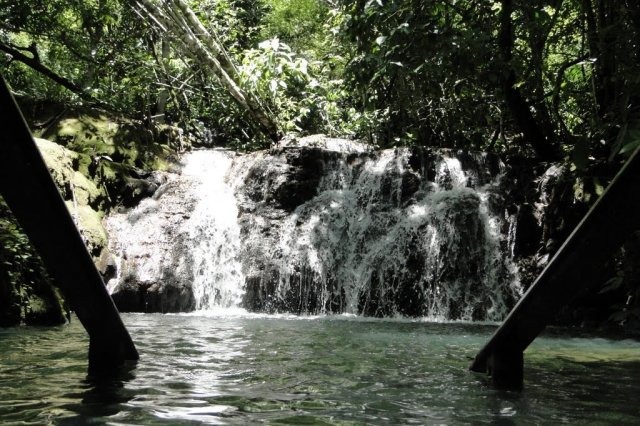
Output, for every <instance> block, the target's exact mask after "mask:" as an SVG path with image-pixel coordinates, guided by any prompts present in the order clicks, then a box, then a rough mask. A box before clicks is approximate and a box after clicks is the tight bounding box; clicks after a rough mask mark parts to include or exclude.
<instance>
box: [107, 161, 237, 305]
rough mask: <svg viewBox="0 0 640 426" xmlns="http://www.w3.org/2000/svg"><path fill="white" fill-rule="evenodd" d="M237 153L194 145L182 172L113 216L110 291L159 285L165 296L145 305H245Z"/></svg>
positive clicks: (110, 223) (109, 223) (147, 289)
mask: <svg viewBox="0 0 640 426" xmlns="http://www.w3.org/2000/svg"><path fill="white" fill-rule="evenodd" d="M232 159H233V155H232V154H230V153H228V152H226V151H222V150H209V151H194V152H190V153H188V154H186V155H185V157H184V159H183V164H184V167H183V169H182V173H181V174H179V175H171V176H169V179H168V182H167V183H166V184H164V185H163V186H162V187H160V189H159V190H158V192H157V193H156V194H155V196H154V197H153V198H152V199H147V200H143V201H142V202H141V203H140V205H139V206H138V207H136V208H135V209H133V210H132V211H130V212H127V213H124V214H116V215H112V216H110V217H109V218H108V220H107V230H108V232H109V234H110V235H115V236H116V238H111V249H112V251H113V252H114V253H116V254H117V260H118V272H119V273H118V276H117V277H116V279H114V280H112V281H111V282H110V283H109V286H110V287H111V290H114V289H116V288H117V287H118V286H120V287H123V286H124V287H126V286H127V284H129V283H130V282H132V281H133V282H134V283H135V285H136V286H138V287H139V288H142V289H145V292H146V293H150V294H154V293H158V291H157V290H160V292H159V295H160V296H163V295H164V297H160V298H146V299H147V300H145V305H146V307H149V306H148V303H149V301H150V300H149V299H151V304H152V306H151V307H150V308H151V309H153V308H155V307H156V306H157V307H159V308H160V310H162V311H166V310H169V311H172V310H181V308H182V307H183V306H186V307H190V308H193V309H197V310H207V309H212V308H216V307H236V306H238V305H239V304H240V302H241V299H242V294H243V285H244V277H243V274H242V268H241V263H240V261H239V258H238V253H239V247H240V239H239V235H240V229H239V227H238V222H237V216H238V209H237V207H236V201H235V198H234V195H233V193H232V192H231V189H230V187H229V186H228V185H227V184H226V183H225V175H226V173H227V171H228V169H229V167H230V165H231V163H232ZM162 287H165V288H168V289H169V294H164V293H163V292H162ZM154 290H155V291H154ZM171 293H173V294H171ZM176 293H177V300H173V301H172V299H173V298H176ZM176 303H177V304H179V305H181V306H175V305H176ZM176 308H177V309H176Z"/></svg>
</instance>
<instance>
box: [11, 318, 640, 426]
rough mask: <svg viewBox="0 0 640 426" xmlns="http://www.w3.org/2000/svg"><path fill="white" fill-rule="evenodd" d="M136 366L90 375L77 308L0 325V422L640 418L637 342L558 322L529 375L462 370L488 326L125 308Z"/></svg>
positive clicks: (538, 345) (534, 352)
mask: <svg viewBox="0 0 640 426" xmlns="http://www.w3.org/2000/svg"><path fill="white" fill-rule="evenodd" d="M123 318H124V321H125V323H126V324H127V326H128V327H129V330H130V332H131V334H132V335H133V337H134V340H135V342H136V344H137V346H138V349H139V351H140V353H141V359H140V362H139V364H138V366H137V368H135V369H133V370H131V371H128V372H122V374H120V376H119V377H117V378H113V379H110V380H88V379H87V377H86V351H87V344H88V339H87V337H86V334H85V333H84V330H83V329H82V327H81V326H80V324H79V323H78V321H74V322H73V323H72V324H71V325H69V326H63V327H56V328H28V327H20V328H9V329H0V423H2V424H11V423H20V424H47V423H54V424H78V423H80V424H83V423H94V424H201V423H207V424H256V423H271V424H363V423H364V424H465V423H473V424H477V423H495V422H498V423H505V424H510V423H512V422H513V423H514V424H515V423H517V424H522V423H525V424H527V423H547V424H549V423H596V424H597V423H599V424H603V423H605V424H606V423H615V424H634V423H635V424H638V423H640V409H638V405H637V396H638V395H640V343H638V342H635V341H630V340H621V341H620V340H619V341H613V340H607V339H603V338H596V337H567V335H566V334H563V333H554V335H553V336H549V337H544V338H539V339H538V340H536V342H535V343H534V345H533V346H532V347H531V348H530V349H529V350H528V351H527V353H526V354H525V387H524V390H523V391H521V392H506V391H497V390H494V389H492V388H491V387H489V386H487V382H486V379H485V378H484V377H483V376H482V375H477V374H473V373H469V372H468V371H467V367H468V365H469V363H470V359H471V357H473V356H474V355H475V352H476V351H477V350H478V349H479V347H480V346H481V345H482V344H483V343H484V342H485V341H486V339H487V338H488V337H489V335H490V334H491V333H492V331H493V330H494V327H492V326H486V325H474V324H437V323H428V322H420V321H406V320H405V321H403V320H367V319H363V318H353V317H344V316H341V317H293V316H290V317H289V316H285V317H282V316H280V317H279V316H260V315H249V314H234V315H230V314H229V312H225V313H220V314H209V315H160V314H128V315H123Z"/></svg>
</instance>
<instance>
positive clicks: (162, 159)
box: [41, 111, 177, 174]
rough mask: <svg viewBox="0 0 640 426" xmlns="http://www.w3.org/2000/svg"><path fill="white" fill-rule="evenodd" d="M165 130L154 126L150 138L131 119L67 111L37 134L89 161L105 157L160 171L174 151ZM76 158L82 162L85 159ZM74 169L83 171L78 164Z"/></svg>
mask: <svg viewBox="0 0 640 426" xmlns="http://www.w3.org/2000/svg"><path fill="white" fill-rule="evenodd" d="M165 130H166V129H160V128H158V129H156V131H155V133H157V134H158V136H156V137H154V132H153V131H151V130H149V129H148V128H146V127H145V126H144V125H142V124H141V123H138V122H135V121H132V120H127V119H124V118H119V117H115V116H113V115H110V114H107V113H104V112H99V111H82V112H73V111H70V112H68V113H67V114H65V115H64V116H63V117H61V118H60V119H59V120H58V121H56V122H55V123H54V124H53V125H51V126H49V127H48V128H47V130H45V131H44V132H43V134H42V135H41V136H42V137H43V138H45V139H49V140H51V141H53V142H56V143H58V144H60V145H62V146H64V147H66V148H68V149H70V150H72V151H76V152H78V153H79V154H83V155H86V156H88V158H89V159H90V161H91V160H93V159H98V158H101V157H108V158H109V159H110V160H112V161H114V162H117V163H121V164H124V165H127V166H130V167H138V168H141V169H145V170H163V169H164V168H166V165H165V163H166V162H167V159H168V158H169V157H170V156H171V155H172V153H175V151H176V149H175V147H174V145H175V144H174V143H173V142H174V141H173V138H171V137H162V136H163V135H165V133H166V131H165ZM169 134H171V133H169ZM176 134H177V132H176ZM163 146H164V147H163ZM79 160H80V161H81V162H82V163H86V159H82V158H79ZM78 169H79V170H80V171H81V172H83V173H85V174H86V172H85V170H83V167H82V165H80V167H78Z"/></svg>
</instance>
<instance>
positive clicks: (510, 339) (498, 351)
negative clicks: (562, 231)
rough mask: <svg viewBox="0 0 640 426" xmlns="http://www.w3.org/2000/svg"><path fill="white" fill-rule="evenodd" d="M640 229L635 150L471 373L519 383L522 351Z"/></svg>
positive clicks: (639, 158)
mask: <svg viewBox="0 0 640 426" xmlns="http://www.w3.org/2000/svg"><path fill="white" fill-rule="evenodd" d="M638 227H640V149H638V150H636V152H635V153H634V154H633V155H632V156H631V158H630V159H629V160H628V161H627V163H626V164H625V165H624V166H623V167H622V169H621V170H620V171H619V172H618V174H617V175H616V177H615V178H614V179H613V181H612V182H611V184H610V185H609V186H608V187H607V189H606V191H605V192H604V194H602V196H601V197H600V198H599V199H598V200H597V201H596V203H595V204H594V205H593V207H591V209H590V210H589V212H588V213H587V214H586V216H585V217H584V219H582V221H581V222H580V224H579V225H578V226H577V227H576V229H575V230H574V231H573V233H572V234H571V235H570V236H569V238H567V240H566V241H565V243H564V244H563V245H562V247H560V249H559V250H558V252H557V253H556V255H555V256H554V257H553V259H551V261H550V262H549V264H548V265H547V267H546V268H545V269H544V271H542V273H541V274H540V276H539V277H538V278H537V279H536V281H535V282H534V283H533V285H532V286H531V287H530V288H529V290H528V291H527V292H526V294H525V295H524V296H523V298H522V299H521V300H520V301H519V302H518V304H517V305H516V306H515V308H513V310H512V311H511V313H510V314H509V316H508V317H507V319H506V320H505V321H504V323H503V324H502V326H500V328H498V330H496V332H495V333H494V334H493V336H492V337H491V339H490V340H489V341H488V342H487V344H486V345H485V346H484V347H483V348H482V349H481V350H480V352H479V353H478V354H477V355H476V357H475V360H474V361H473V363H472V364H471V366H470V369H471V370H472V371H477V372H486V373H489V374H491V376H492V380H493V382H494V383H495V384H496V385H498V386H506V387H519V386H521V385H522V380H523V377H522V370H523V356H522V353H523V352H524V350H525V349H526V348H527V346H529V344H530V343H531V342H532V341H533V340H534V339H535V338H536V336H538V334H540V332H541V331H542V330H543V329H544V328H545V327H546V325H547V324H548V323H549V322H550V321H551V320H552V319H553V318H554V316H555V315H556V314H557V312H558V311H559V310H560V308H561V307H562V306H564V305H565V304H566V303H568V302H569V301H570V300H571V299H572V298H573V296H574V295H575V294H576V293H577V292H578V291H580V290H582V289H584V288H587V287H589V286H592V285H594V284H596V283H595V282H594V281H595V279H597V277H598V272H599V271H601V270H602V269H603V268H604V265H605V264H606V262H607V261H609V260H610V259H611V256H612V254H613V252H614V251H615V250H616V249H618V248H619V247H620V246H621V245H622V244H623V243H624V241H625V239H626V238H627V237H628V236H629V235H630V234H631V232H633V231H635V230H636V229H638Z"/></svg>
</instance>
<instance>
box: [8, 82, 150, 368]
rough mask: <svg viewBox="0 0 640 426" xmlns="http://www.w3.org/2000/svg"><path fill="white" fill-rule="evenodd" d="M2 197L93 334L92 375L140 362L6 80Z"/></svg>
mask: <svg viewBox="0 0 640 426" xmlns="http://www.w3.org/2000/svg"><path fill="white" fill-rule="evenodd" d="M0 86H1V87H0V128H1V129H2V135H1V136H0V139H1V140H0V193H1V194H2V196H3V197H4V199H5V201H6V202H7V204H8V206H9V208H10V209H11V211H12V212H13V214H14V215H15V217H16V219H17V220H18V222H19V223H20V225H21V226H22V228H23V229H24V231H25V233H26V234H27V235H28V236H29V239H30V240H31V242H32V243H33V245H34V247H35V249H36V251H37V252H38V254H39V255H40V257H41V258H42V260H43V262H44V264H45V266H46V268H47V271H48V272H49V273H50V274H51V275H52V276H53V277H54V278H55V280H56V284H57V285H58V287H59V288H60V290H61V291H62V293H63V294H64V296H65V298H66V300H67V301H68V302H69V304H70V306H71V307H72V309H73V310H74V311H75V313H76V315H77V316H78V319H79V320H80V322H81V323H82V325H83V326H84V328H85V329H86V330H87V332H88V333H89V372H90V373H96V372H100V371H103V370H109V369H111V368H113V367H117V366H120V365H122V364H124V363H125V361H135V360H137V359H138V352H137V350H136V348H135V346H134V344H133V341H132V340H131V336H130V335H129V333H128V331H127V329H126V328H125V326H124V324H123V322H122V319H121V318H120V314H119V313H118V310H117V309H116V307H115V305H114V303H113V301H112V300H111V297H110V296H109V293H108V292H107V289H106V287H105V285H104V283H103V281H102V277H101V276H100V273H99V272H98V270H97V269H96V267H95V265H94V263H93V261H92V259H91V256H90V255H89V252H88V251H87V248H86V247H85V245H84V242H83V241H82V238H81V236H80V233H79V232H78V229H77V228H76V226H75V224H74V222H73V219H72V217H71V215H70V214H69V211H68V210H67V207H66V205H65V203H64V201H63V199H62V197H61V196H60V193H59V192H58V189H57V187H56V186H55V183H54V182H53V179H52V178H51V175H50V174H49V170H48V169H47V166H46V164H45V162H44V160H43V158H42V155H41V154H40V151H39V150H38V147H37V145H36V143H35V141H34V140H33V138H32V136H31V133H30V131H29V128H28V126H27V124H26V122H25V120H24V118H23V117H22V114H21V113H20V110H19V108H18V105H17V104H16V102H15V100H14V99H13V96H12V95H11V92H10V91H9V88H8V87H7V85H6V83H5V82H4V80H3V81H2V84H0Z"/></svg>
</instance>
